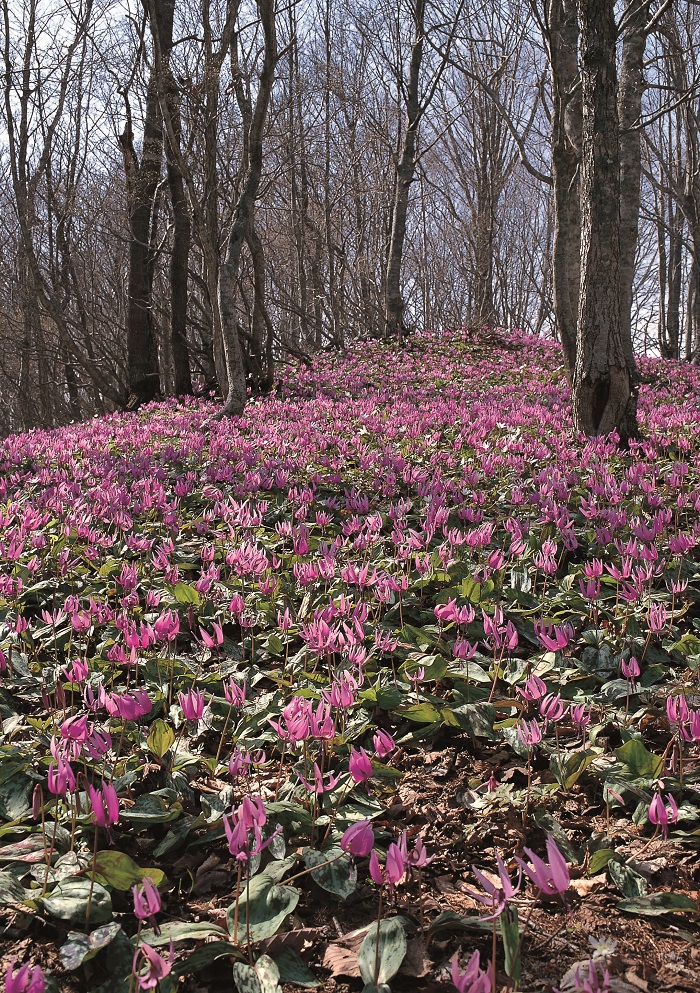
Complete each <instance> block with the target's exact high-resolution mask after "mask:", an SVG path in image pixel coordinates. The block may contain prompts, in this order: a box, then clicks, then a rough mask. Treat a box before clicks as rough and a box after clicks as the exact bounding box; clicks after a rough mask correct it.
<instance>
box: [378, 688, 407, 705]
mask: <svg viewBox="0 0 700 993" xmlns="http://www.w3.org/2000/svg"><path fill="white" fill-rule="evenodd" d="M376 699H377V706H378V707H381V708H382V710H396V708H397V707H399V706H400V705H401V701H402V700H403V694H402V693H401V690H400V689H399V688H398V686H382V687H381V688H380V689H378V690H377V693H376Z"/></svg>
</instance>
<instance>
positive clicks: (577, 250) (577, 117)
mask: <svg viewBox="0 0 700 993" xmlns="http://www.w3.org/2000/svg"><path fill="white" fill-rule="evenodd" d="M548 32H549V47H550V54H551V80H552V184H553V192H554V235H553V246H552V254H553V287H552V289H553V304H554V321H555V326H556V329H557V332H558V333H559V338H560V340H561V344H562V349H563V351H564V364H565V366H566V370H567V375H568V376H569V379H570V380H571V379H573V375H574V368H575V364H576V324H577V319H578V308H579V284H580V259H581V219H580V214H579V198H578V183H579V178H578V170H579V162H580V154H581V126H582V125H581V94H580V88H579V69H578V38H579V27H578V18H577V13H576V0H551V3H550V4H549V8H548Z"/></svg>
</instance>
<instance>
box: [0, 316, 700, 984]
mask: <svg viewBox="0 0 700 993" xmlns="http://www.w3.org/2000/svg"><path fill="white" fill-rule="evenodd" d="M642 365H643V373H644V378H645V385H644V386H643V387H642V392H641V395H640V422H641V426H642V432H643V440H642V441H640V442H639V443H634V442H633V443H632V445H631V447H630V449H629V450H622V449H620V448H619V446H618V445H617V444H616V442H615V439H614V438H608V439H595V440H589V441H585V440H582V439H579V438H577V437H575V435H574V434H573V431H572V428H571V423H570V419H569V410H568V396H567V387H566V382H565V380H564V377H563V372H562V368H561V357H560V353H559V351H558V349H557V347H556V346H555V345H553V344H552V343H549V342H545V341H542V340H539V339H534V338H531V337H528V336H527V335H523V334H520V333H514V334H506V333H500V334H493V335H491V336H488V337H483V336H481V337H479V336H476V335H472V334H470V333H469V332H466V331H462V332H455V333H451V334H440V335H429V336H417V337H415V338H413V339H411V340H410V341H409V343H408V347H406V348H405V349H401V350H393V349H391V348H389V347H387V346H385V345H381V344H378V343H362V344H361V345H360V346H357V347H355V348H353V349H351V350H348V352H347V353H345V354H343V355H342V356H341V355H339V354H326V355H324V356H322V357H321V358H319V359H318V361H317V362H316V363H315V364H314V365H313V367H312V368H310V369H304V368H300V369H295V370H290V371H289V372H287V373H286V374H285V378H284V380H283V381H282V382H281V383H280V384H279V386H278V390H277V392H276V394H274V395H273V396H271V397H267V398H263V399H257V400H252V401H251V402H250V404H249V406H248V408H247V410H246V413H245V415H244V417H242V418H240V419H234V420H230V421H224V422H221V423H213V424H211V426H210V427H209V428H208V429H207V430H202V423H203V422H204V421H205V420H206V418H207V417H208V416H209V415H210V414H211V412H212V406H211V404H209V403H205V402H202V401H194V400H190V401H186V402H184V403H176V402H174V401H169V402H167V403H162V404H154V405H151V406H149V407H147V408H144V409H142V410H140V411H138V412H135V413H132V414H115V415H112V416H110V417H107V418H102V419H96V420H93V421H90V422H88V423H86V424H81V425H71V426H69V427H66V428H63V429H59V430H55V431H51V432H41V431H37V432H31V433H30V434H27V435H18V436H13V437H11V438H8V439H5V441H4V442H2V443H1V444H0V652H1V653H0V716H1V718H2V736H1V738H0V959H1V963H2V970H3V971H5V970H7V968H8V966H9V963H10V962H11V961H12V960H13V959H16V960H17V965H19V963H21V962H26V963H30V964H31V965H32V967H39V968H40V969H41V970H42V971H43V972H44V973H45V975H46V990H47V991H49V993H50V991H54V993H55V991H61V993H64V991H65V993H84V991H88V990H89V991H91V993H135V990H136V989H137V988H159V989H160V990H161V991H162V993H169V991H172V990H175V989H183V990H187V991H191V993H205V991H206V993H218V991H222V993H223V991H224V990H230V989H231V988H233V984H234V983H235V984H236V986H237V988H238V989H239V990H240V991H241V993H248V991H255V993H274V991H276V990H279V989H283V990H285V991H292V990H295V991H296V990H301V989H318V990H321V991H331V990H334V991H338V993H340V991H345V990H347V991H353V993H354V991H359V990H361V989H363V988H365V989H366V990H367V991H368V993H370V991H372V990H376V989H381V988H383V989H386V988H387V987H390V988H391V990H394V991H396V993H401V991H408V990H415V989H420V990H426V991H427V990H434V989H435V990H438V989H444V990H448V989H452V988H454V987H453V985H452V980H451V969H452V962H453V961H454V959H455V956H457V963H458V968H459V971H460V972H461V973H464V971H465V969H466V968H467V963H468V961H469V960H470V957H471V956H472V955H473V953H474V952H475V951H478V952H479V966H480V969H481V970H483V971H487V975H488V977H491V976H492V975H493V973H492V971H491V970H492V965H491V963H492V961H493V957H494V954H495V963H496V972H495V980H494V981H493V982H492V981H491V979H490V978H489V979H482V980H479V979H478V975H477V974H476V973H475V977H476V978H475V982H476V983H477V985H474V986H473V988H474V989H475V990H476V989H479V990H481V989H486V988H491V986H492V985H493V986H494V988H495V989H497V990H513V989H519V990H522V991H547V993H550V991H551V990H552V989H554V988H557V989H561V990H562V991H571V990H576V989H584V988H585V983H586V975H587V974H588V970H589V969H590V968H591V963H592V967H593V969H594V970H595V973H597V974H598V977H599V984H598V986H597V987H596V986H595V983H594V978H593V976H591V978H590V979H589V980H588V987H589V988H592V989H596V988H598V989H601V990H603V989H609V990H613V991H617V993H630V991H640V990H641V991H649V993H662V991H673V990H678V991H689V993H693V991H700V945H699V944H698V934H699V930H698V924H699V922H700V917H699V911H700V906H699V904H698V888H699V886H700V855H699V852H698V842H699V839H700V792H699V791H700V763H699V759H700V687H699V686H698V680H699V678H700V676H699V663H700V552H699V548H700V513H699V512H700V446H699V439H700V382H699V381H698V380H699V372H698V369H697V368H695V367H690V366H686V365H683V364H680V363H673V362H667V361H662V360H651V359H649V360H643V362H642ZM359 832H363V835H362V837H363V844H360V843H359V841H358V838H359ZM364 842H366V844H364ZM538 856H539V857H540V858H543V859H545V861H546V862H547V864H548V866H551V872H550V876H549V877H548V879H549V881H548V882H547V881H546V879H545V875H543V871H544V870H543V869H542V865H541V863H538V861H537V857H538ZM499 860H501V861H500V876H499ZM562 866H564V867H565V868H562ZM556 867H558V870H557V869H556ZM523 868H524V869H525V871H524V872H523ZM475 869H476V870H477V874H475ZM144 880H148V881H149V884H148V885H149V887H150V890H148V889H146V890H144V885H145V884H144ZM134 887H135V888H136V890H137V893H136V904H135V902H134V900H135V898H134V893H133V889H134ZM149 893H150V896H151V899H152V903H151V906H150V908H149V909H148V911H147V912H146V911H143V912H141V914H140V917H139V916H138V915H137V914H135V910H139V908H140V907H141V905H142V904H143V902H144V900H146V897H147V896H148V895H149ZM154 894H155V895H154ZM479 898H481V899H479ZM485 918H486V919H485ZM378 919H379V920H380V921H381V924H380V926H379V949H377V947H376V938H375V935H376V930H377V928H376V921H377V920H378ZM0 974H1V973H0ZM604 976H605V977H606V978H605V979H604V978H603V977H604ZM479 982H481V984H482V985H481V986H479V985H478V983H479ZM148 984H150V986H149V985H148ZM462 985H463V986H464V989H465V990H467V991H468V990H469V989H471V988H472V986H470V985H469V983H468V982H467V981H466V980H464V981H463V983H462ZM10 987H12V981H11V980H10V983H9V987H8V988H10ZM19 988H20V987H19V986H18V987H17V989H19ZM13 989H14V988H13ZM22 993H24V988H22ZM32 993H34V991H33V990H32Z"/></svg>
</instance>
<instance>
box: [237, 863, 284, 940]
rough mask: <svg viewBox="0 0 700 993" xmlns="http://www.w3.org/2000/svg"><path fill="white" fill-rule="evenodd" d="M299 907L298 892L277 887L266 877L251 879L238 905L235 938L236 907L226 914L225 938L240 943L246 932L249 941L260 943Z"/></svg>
mask: <svg viewBox="0 0 700 993" xmlns="http://www.w3.org/2000/svg"><path fill="white" fill-rule="evenodd" d="M298 903H299V891H298V890H296V889H294V888H293V887H292V886H277V885H276V884H275V883H274V882H273V880H272V879H270V877H269V876H265V875H260V876H256V877H255V878H254V879H251V881H250V883H249V884H248V886H247V887H246V888H245V889H244V890H243V892H242V894H241V897H240V900H239V901H238V934H237V935H234V932H235V930H236V923H235V921H236V917H235V914H236V904H235V903H232V904H231V906H230V907H229V908H228V911H227V913H226V924H227V925H228V929H229V934H231V935H234V936H235V937H236V938H237V940H243V939H244V938H246V937H247V935H248V930H247V929H248V927H249V928H250V940H251V941H264V940H265V938H271V937H272V936H273V934H276V933H277V931H279V929H280V928H281V927H282V924H283V923H284V921H285V920H286V918H287V917H288V916H289V915H290V914H291V913H292V912H293V911H294V909H295V908H296V905H297V904H298Z"/></svg>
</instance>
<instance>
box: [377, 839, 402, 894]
mask: <svg viewBox="0 0 700 993" xmlns="http://www.w3.org/2000/svg"><path fill="white" fill-rule="evenodd" d="M369 874H370V876H371V877H372V879H373V880H374V882H375V883H376V884H377V886H388V887H389V889H390V890H393V889H394V887H395V886H397V885H398V884H399V883H400V882H401V880H402V879H403V877H404V876H405V874H406V863H405V861H404V857H403V854H402V853H401V849H400V848H399V846H398V845H397V844H396V843H395V842H393V841H392V843H391V844H390V845H389V847H388V849H387V853H386V863H385V865H384V868H383V869H382V867H381V865H380V864H379V859H378V858H377V853H376V852H375V851H373V852H372V854H371V855H370V857H369Z"/></svg>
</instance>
